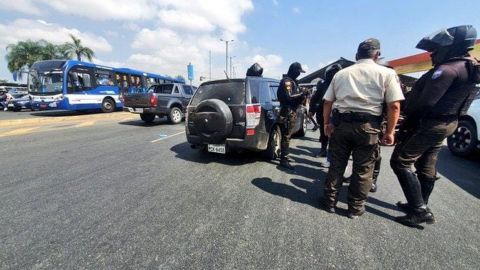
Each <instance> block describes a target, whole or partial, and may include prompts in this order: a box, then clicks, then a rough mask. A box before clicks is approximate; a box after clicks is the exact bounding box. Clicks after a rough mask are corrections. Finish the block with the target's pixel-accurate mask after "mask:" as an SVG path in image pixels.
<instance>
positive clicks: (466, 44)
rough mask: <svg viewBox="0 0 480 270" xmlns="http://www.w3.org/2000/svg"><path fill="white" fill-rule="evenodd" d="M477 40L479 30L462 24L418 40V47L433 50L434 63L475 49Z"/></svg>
mask: <svg viewBox="0 0 480 270" xmlns="http://www.w3.org/2000/svg"><path fill="white" fill-rule="evenodd" d="M476 40H477V30H475V27H473V26H472V25H461V26H456V27H452V28H448V29H440V30H438V31H436V32H434V33H432V34H430V35H428V36H427V37H424V38H423V39H422V40H420V42H418V44H417V46H416V48H417V49H421V50H425V51H428V52H432V55H431V57H432V61H433V62H434V64H438V63H442V62H444V61H445V60H448V59H450V58H452V57H456V56H463V55H465V54H467V53H468V51H470V50H473V46H474V45H475V41H476Z"/></svg>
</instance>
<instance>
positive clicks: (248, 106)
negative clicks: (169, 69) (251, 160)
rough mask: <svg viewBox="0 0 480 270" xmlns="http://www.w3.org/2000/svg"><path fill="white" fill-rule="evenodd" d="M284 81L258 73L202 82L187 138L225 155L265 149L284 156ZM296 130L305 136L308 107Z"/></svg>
mask: <svg viewBox="0 0 480 270" xmlns="http://www.w3.org/2000/svg"><path fill="white" fill-rule="evenodd" d="M279 83H280V81H279V80H276V79H269V78H264V77H257V76H247V77H246V78H243V79H227V80H217V81H210V82H205V83H203V84H201V85H200V86H199V87H198V90H197V92H196V93H195V95H194V96H193V97H192V100H191V101H190V103H189V105H188V107H187V115H186V120H185V122H186V136H187V141H188V142H189V143H190V144H191V145H192V148H195V149H206V150H207V151H209V152H214V153H221V154H225V153H227V152H229V151H241V150H244V149H246V150H252V151H258V152H263V154H264V155H265V156H266V157H267V158H269V159H276V158H278V157H279V156H280V140H281V129H280V125H281V123H280V117H279V113H280V102H279V101H278V99H277V89H278V86H279ZM298 115H299V121H298V122H297V124H296V126H295V127H294V133H295V135H298V136H305V133H306V131H307V118H308V117H307V109H306V107H304V106H299V108H298Z"/></svg>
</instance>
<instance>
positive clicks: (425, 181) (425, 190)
mask: <svg viewBox="0 0 480 270" xmlns="http://www.w3.org/2000/svg"><path fill="white" fill-rule="evenodd" d="M438 179H440V177H434V178H425V177H419V178H418V180H419V181H420V187H421V189H422V198H423V201H424V202H425V204H426V205H428V199H429V198H430V194H431V193H432V191H433V188H434V186H435V181H437V180H438ZM397 206H398V207H399V208H400V209H402V210H403V211H406V212H411V211H412V208H411V207H410V206H409V205H408V203H407V202H397ZM427 211H430V208H428V206H427Z"/></svg>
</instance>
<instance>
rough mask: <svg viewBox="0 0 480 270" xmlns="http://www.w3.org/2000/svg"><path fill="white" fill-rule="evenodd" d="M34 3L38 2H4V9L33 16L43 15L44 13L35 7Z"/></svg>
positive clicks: (28, 0) (27, 0) (18, 0)
mask: <svg viewBox="0 0 480 270" xmlns="http://www.w3.org/2000/svg"><path fill="white" fill-rule="evenodd" d="M34 2H36V0H15V1H2V8H3V9H6V10H13V11H19V12H23V13H26V14H31V15H42V11H41V10H40V8H39V7H36V6H35V5H34Z"/></svg>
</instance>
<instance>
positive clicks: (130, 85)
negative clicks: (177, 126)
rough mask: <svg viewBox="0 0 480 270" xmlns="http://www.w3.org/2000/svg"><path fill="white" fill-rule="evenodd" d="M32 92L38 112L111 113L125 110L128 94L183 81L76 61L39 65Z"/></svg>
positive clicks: (32, 73) (33, 71) (31, 74)
mask: <svg viewBox="0 0 480 270" xmlns="http://www.w3.org/2000/svg"><path fill="white" fill-rule="evenodd" d="M28 76H29V77H28V89H29V91H28V93H29V94H30V96H31V98H32V101H33V106H34V109H36V110H92V109H101V110H102V111H103V112H106V113H109V112H113V111H115V110H116V109H121V108H122V107H123V102H122V96H123V94H124V93H137V92H147V91H148V88H149V87H151V86H152V85H155V84H159V83H173V82H179V83H184V81H183V80H182V79H175V78H169V77H165V76H162V75H158V74H153V73H148V72H143V71H138V70H133V69H128V68H112V67H106V66H101V65H96V64H93V63H87V62H81V61H76V60H46V61H38V62H35V63H34V64H33V65H32V67H31V68H30V71H29V74H28Z"/></svg>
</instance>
